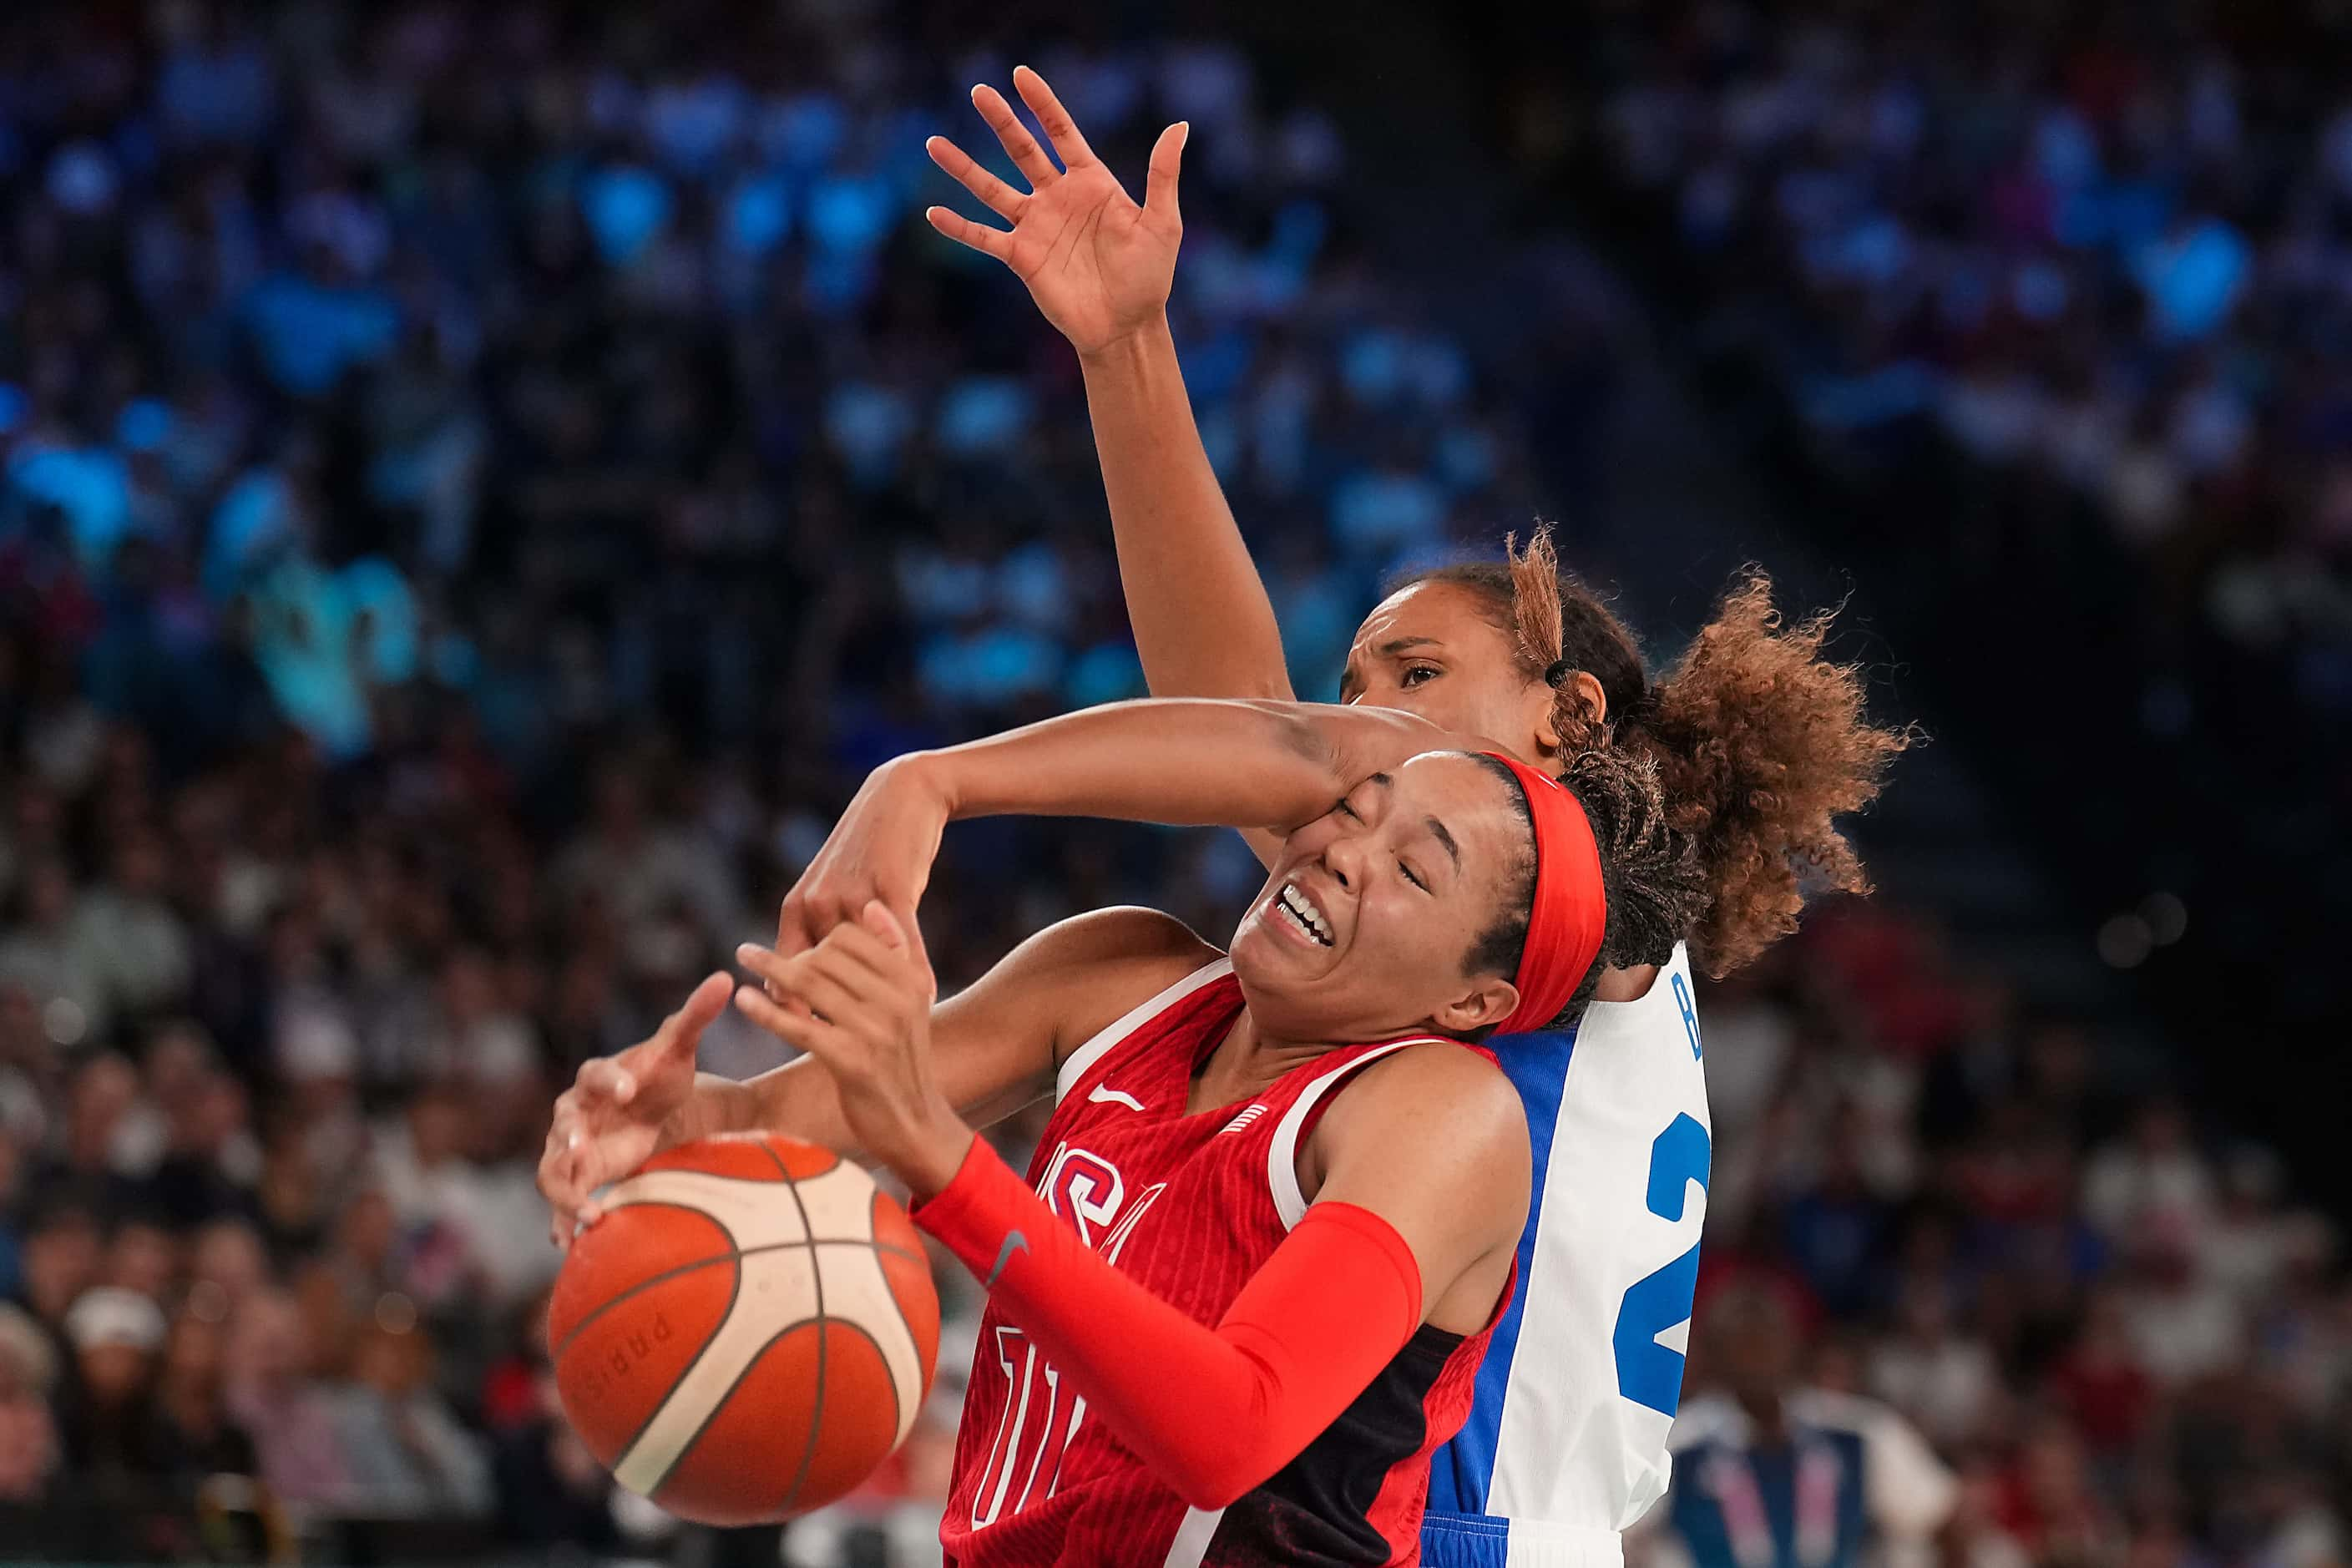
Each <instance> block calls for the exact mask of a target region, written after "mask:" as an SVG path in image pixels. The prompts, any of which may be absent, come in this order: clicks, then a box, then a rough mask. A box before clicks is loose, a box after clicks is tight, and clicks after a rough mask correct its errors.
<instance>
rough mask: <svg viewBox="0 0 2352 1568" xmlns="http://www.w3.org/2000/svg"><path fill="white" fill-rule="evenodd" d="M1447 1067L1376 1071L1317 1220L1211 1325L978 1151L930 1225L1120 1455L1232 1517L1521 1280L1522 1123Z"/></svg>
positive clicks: (1458, 1064)
mask: <svg viewBox="0 0 2352 1568" xmlns="http://www.w3.org/2000/svg"><path fill="white" fill-rule="evenodd" d="M1448 1049H1449V1047H1423V1048H1422V1049H1420V1050H1416V1051H1411V1052H1406V1053H1403V1054H1402V1056H1401V1057H1400V1058H1397V1060H1396V1062H1395V1064H1394V1065H1396V1066H1398V1067H1403V1066H1404V1059H1405V1058H1412V1057H1423V1058H1435V1059H1433V1060H1424V1061H1423V1062H1421V1063H1418V1064H1416V1065H1415V1068H1414V1069H1413V1070H1411V1071H1405V1072H1400V1073H1397V1074H1394V1075H1392V1076H1391V1077H1389V1078H1388V1080H1387V1081H1386V1082H1385V1083H1375V1082H1374V1081H1373V1079H1372V1078H1371V1075H1370V1073H1368V1074H1367V1078H1366V1080H1365V1081H1364V1082H1362V1083H1361V1084H1360V1085H1359V1086H1357V1088H1356V1089H1354V1090H1352V1091H1351V1092H1350V1093H1349V1095H1345V1096H1342V1097H1341V1099H1340V1100H1339V1101H1338V1102H1337V1104H1335V1106H1334V1112H1335V1113H1336V1111H1337V1110H1338V1106H1339V1105H1344V1104H1346V1103H1347V1102H1348V1100H1352V1099H1355V1098H1357V1097H1358V1096H1362V1097H1364V1101H1363V1103H1361V1104H1360V1105H1359V1106H1357V1107H1355V1108H1353V1109H1354V1110H1356V1111H1357V1112H1358V1114H1357V1115H1356V1116H1355V1117H1353V1118H1352V1119H1351V1121H1352V1122H1353V1125H1352V1127H1351V1128H1350V1129H1349V1131H1348V1133H1347V1134H1346V1135H1345V1136H1343V1137H1339V1138H1337V1139H1335V1140H1334V1141H1333V1142H1334V1145H1335V1146H1334V1147H1332V1148H1331V1149H1329V1150H1328V1151H1327V1152H1326V1154H1325V1164H1326V1167H1327V1172H1328V1173H1327V1175H1326V1177H1325V1180H1324V1183H1323V1185H1322V1189H1321V1191H1320V1192H1319V1193H1318V1196H1317V1200H1316V1202H1315V1203H1314V1204H1313V1205H1310V1206H1309V1207H1308V1209H1307V1215H1306V1217H1305V1218H1303V1219H1302V1220H1301V1221H1300V1222H1299V1223H1298V1225H1297V1226H1296V1227H1295V1228H1294V1229H1293V1230H1292V1231H1291V1233H1290V1235H1289V1236H1288V1237H1286V1239H1285V1240H1284V1241H1283V1243H1282V1245H1281V1246H1279V1247H1276V1249H1275V1251H1274V1254H1273V1256H1272V1257H1271V1258H1267V1260H1266V1261H1265V1265H1264V1266H1263V1267H1262V1268H1259V1270H1258V1271H1257V1273H1256V1274H1255V1275H1254V1276H1252V1277H1251V1279H1250V1280H1249V1282H1248V1284H1246V1285H1245V1286H1244V1287H1243V1289H1242V1291H1241V1294H1240V1295H1239V1296H1238V1297H1236V1298H1235V1299H1234V1303H1233V1305H1232V1306H1231V1307H1230V1308H1229V1309H1228V1310H1226V1312H1225V1313H1224V1315H1223V1317H1222V1318H1220V1319H1219V1320H1218V1321H1217V1322H1216V1324H1215V1325H1214V1326H1210V1325H1207V1324H1203V1323H1201V1322H1198V1321H1194V1320H1193V1319H1192V1318H1191V1317H1188V1316H1186V1315H1185V1314H1184V1313H1183V1312H1182V1311H1181V1310H1178V1309H1177V1308H1175V1307H1173V1306H1171V1305H1170V1304H1169V1303H1168V1302H1166V1301H1163V1300H1160V1299H1159V1298H1158V1297H1156V1296H1153V1295H1152V1294H1150V1292H1149V1291H1147V1290H1145V1289H1143V1288H1142V1287H1141V1286H1140V1285H1138V1284H1137V1283H1136V1282H1135V1281H1134V1280H1132V1279H1129V1278H1128V1277H1127V1276H1125V1275H1123V1274H1120V1273H1118V1272H1117V1271H1116V1270H1115V1269H1113V1268H1112V1267H1111V1266H1110V1264H1109V1263H1108V1262H1107V1261H1105V1260H1104V1258H1102V1257H1101V1255H1100V1254H1098V1253H1097V1252H1095V1251H1094V1250H1093V1249H1091V1248H1090V1247H1087V1245H1086V1244H1085V1243H1084V1242H1082V1241H1080V1240H1079V1239H1078V1237H1077V1234H1076V1231H1075V1230H1074V1229H1073V1228H1072V1227H1071V1226H1069V1225H1067V1224H1066V1222H1064V1221H1062V1220H1060V1219H1057V1218H1056V1217H1055V1215H1053V1213H1052V1212H1051V1211H1050V1210H1048V1209H1047V1208H1046V1207H1045V1203H1044V1202H1043V1201H1042V1200H1041V1199H1040V1198H1039V1197H1038V1196H1037V1194H1034V1193H1033V1192H1031V1191H1030V1190H1029V1188H1028V1186H1027V1185H1026V1184H1024V1183H1023V1182H1022V1180H1021V1178H1020V1177H1019V1176H1017V1175H1015V1174H1013V1171H1012V1170H1011V1169H1010V1168H1009V1167H1008V1166H1006V1165H1005V1163H1003V1161H1002V1160H1000V1159H999V1158H997V1156H996V1155H995V1153H994V1152H992V1150H990V1148H989V1147H988V1145H987V1144H986V1143H984V1142H980V1141H979V1140H977V1139H975V1140H973V1142H972V1145H971V1150H970V1152H968V1153H967V1154H966V1155H965V1156H964V1160H963V1163H962V1164H961V1167H959V1168H958V1170H957V1173H956V1175H955V1178H954V1180H953V1181H951V1182H950V1184H948V1186H947V1187H946V1189H945V1190H944V1191H942V1192H940V1194H938V1195H937V1196H936V1197H933V1198H931V1199H929V1201H927V1202H924V1203H922V1204H919V1205H918V1206H917V1207H916V1209H915V1220H916V1223H917V1224H918V1225H920V1226H922V1227H923V1228H925V1229H926V1230H928V1231H929V1232H930V1233H931V1234H932V1235H933V1236H935V1237H938V1238H939V1239H940V1241H941V1242H943V1243H945V1244H946V1246H947V1247H948V1248H949V1250H950V1251H952V1252H953V1253H955V1255H956V1256H957V1258H960V1259H961V1260H962V1262H963V1263H964V1265H965V1266H966V1267H967V1268H970V1269H971V1271H972V1273H973V1274H974V1275H975V1276H976V1277H977V1278H979V1279H981V1280H982V1282H984V1283H985V1284H986V1285H987V1287H988V1289H989V1291H990V1293H991V1294H992V1296H993V1297H994V1298H995V1299H996V1301H997V1304H998V1306H999V1308H1000V1309H1001V1310H1003V1313H1004V1315H1005V1316H1006V1317H1007V1318H1008V1319H1009V1320H1010V1321H1013V1322H1014V1323H1016V1324H1018V1325H1019V1326H1020V1327H1021V1328H1022V1329H1023V1330H1024V1331H1026V1332H1027V1333H1028V1335H1029V1336H1030V1337H1031V1338H1032V1339H1033V1340H1034V1341H1035V1342H1037V1344H1038V1345H1039V1346H1040V1347H1041V1348H1042V1349H1043V1350H1044V1352H1045V1354H1046V1355H1047V1356H1048V1357H1050V1358H1051V1359H1052V1361H1053V1363H1054V1365H1055V1367H1056V1368H1057V1369H1058V1370H1059V1372H1060V1374H1061V1376H1062V1377H1063V1378H1064V1379H1065V1380H1066V1382H1067V1384H1069V1386H1070V1387H1071V1388H1073V1389H1075V1390H1076V1391H1077V1392H1078V1393H1079V1394H1083V1395H1084V1396H1085V1397H1086V1400H1087V1404H1088V1405H1091V1406H1092V1407H1093V1408H1094V1409H1096V1410H1097V1411H1098V1412H1100V1414H1101V1415H1102V1418H1103V1419H1104V1420H1106V1421H1108V1423H1109V1424H1110V1427H1111V1430H1113V1431H1114V1432H1116V1433H1117V1434H1118V1437H1119V1440H1120V1441H1121V1442H1123V1443H1125V1444H1127V1445H1128V1446H1129V1447H1131V1448H1133V1449H1134V1450H1135V1451H1136V1453H1137V1454H1139V1455H1140V1456H1141V1457H1142V1458H1143V1459H1144V1461H1145V1462H1146V1463H1148V1464H1149V1465H1150V1467H1151V1468H1152V1469H1153V1470H1154V1471H1155V1472H1157V1473H1158V1474H1159V1476H1160V1478H1161V1479H1163V1480H1165V1481H1167V1482H1168V1483H1169V1484H1170V1485H1171V1487H1173V1488H1174V1489H1175V1490H1176V1491H1177V1493H1178V1494H1179V1495H1180V1496H1181V1497H1182V1498H1183V1499H1184V1500H1185V1501H1186V1502H1187V1503H1189V1504H1191V1505H1192V1506H1193V1507H1195V1508H1201V1509H1216V1508H1223V1507H1224V1506H1225V1505H1226V1504H1228V1503H1230V1502H1232V1501H1234V1500H1235V1499H1236V1498H1238V1497H1240V1496H1241V1495H1242V1494H1243V1493H1244V1492H1246V1491H1248V1490H1250V1489H1252V1488H1253V1487H1256V1486H1258V1485H1260V1484H1262V1483H1263V1482H1264V1481H1265V1479H1267V1478H1268V1477H1270V1476H1272V1475H1273V1474H1274V1473H1275V1472H1276V1471H1277V1470H1279V1469H1280V1468H1282V1467H1283V1466H1285V1465H1286V1464H1288V1463H1289V1462H1290V1461H1291V1460H1292V1459H1294V1458H1297V1456H1298V1454H1299V1452H1300V1451H1301V1450H1302V1449H1304V1448H1305V1447H1307V1444H1309V1443H1310V1442H1312V1441H1314V1439H1315V1438H1316V1436H1318V1435H1319V1434H1320V1433H1321V1432H1323V1430H1324V1429H1325V1428H1326V1427H1328V1426H1330V1425H1331V1423H1332V1422H1333V1421H1335V1420H1337V1419H1338V1418H1339V1415H1340V1414H1341V1413H1342V1412H1344V1411H1345V1410H1346V1409H1347V1408H1348V1406H1349V1405H1351V1404H1352V1403H1353V1402H1354V1401H1355V1400H1356V1398H1357V1397H1358V1396H1359V1395H1360V1394H1362V1393H1363V1391H1364V1390H1365V1389H1366V1388H1367V1387H1369V1386H1370V1384H1371V1382H1372V1380H1373V1378H1375V1377H1377V1376H1378V1375H1379V1374H1380V1372H1381V1368H1382V1367H1384V1366H1386V1365H1387V1364H1388V1363H1389V1362H1390V1361H1391V1359H1393V1358H1394V1357H1395V1355H1396V1353H1397V1352H1398V1351H1400V1350H1401V1349H1402V1348H1403V1346H1404V1344H1405V1342H1407V1341H1408V1340H1410V1339H1411V1338H1412V1334H1413V1332H1414V1331H1415V1330H1417V1329H1418V1328H1419V1327H1420V1326H1421V1324H1422V1323H1423V1321H1428V1319H1429V1317H1430V1314H1431V1312H1432V1311H1433V1310H1435V1308H1436V1306H1437V1304H1438V1303H1439V1302H1441V1301H1443V1300H1446V1299H1447V1297H1448V1296H1449V1294H1451V1293H1454V1291H1455V1289H1456V1287H1457V1286H1458V1285H1461V1284H1464V1283H1465V1281H1466V1280H1467V1279H1470V1278H1472V1277H1474V1271H1482V1272H1481V1273H1480V1274H1479V1275H1478V1276H1477V1277H1481V1278H1490V1279H1492V1280H1493V1284H1492V1285H1491V1287H1489V1288H1488V1289H1487V1291H1486V1297H1487V1299H1486V1300H1485V1301H1484V1302H1482V1303H1481V1304H1480V1305H1479V1306H1478V1307H1477V1308H1476V1309H1475V1310H1476V1311H1477V1312H1478V1313H1480V1314H1482V1315H1483V1313H1485V1312H1486V1311H1488V1310H1491V1309H1492V1307H1493V1304H1494V1303H1493V1300H1492V1298H1493V1295H1494V1293H1495V1292H1496V1291H1497V1290H1499V1289H1501V1285H1502V1280H1503V1279H1507V1278H1508V1272H1507V1270H1508V1261H1507V1259H1508V1255H1509V1249H1510V1248H1511V1247H1512V1245H1513V1243H1514V1241H1515V1239H1516V1238H1517V1235H1518V1232H1519V1226H1520V1223H1521V1221H1522V1219H1523V1218H1524V1216H1525V1215H1526V1210H1527V1196H1528V1142H1527V1121H1526V1116H1525V1113H1524V1112H1523V1111H1521V1110H1520V1109H1519V1103H1518V1100H1517V1097H1516V1095H1515V1094H1514V1093H1513V1092H1512V1090H1511V1089H1510V1086H1509V1084H1508V1083H1507V1081H1505V1080H1504V1079H1503V1078H1502V1075H1501V1074H1500V1073H1498V1072H1496V1071H1495V1069H1494V1068H1492V1067H1491V1066H1489V1065H1487V1064H1486V1063H1485V1062H1484V1061H1481V1060H1480V1059H1479V1058H1475V1057H1473V1056H1471V1055H1469V1054H1468V1053H1466V1052H1464V1053H1460V1054H1459V1057H1458V1058H1457V1059H1452V1060H1448V1059H1445V1058H1444V1054H1443V1053H1444V1052H1445V1051H1446V1050H1448ZM1390 1065H1391V1064H1390V1063H1382V1064H1381V1067H1383V1068H1385V1067H1388V1066H1390ZM1373 1070H1375V1071H1377V1070H1378V1069H1373ZM1487 1080H1491V1081H1487ZM1433 1097H1434V1098H1433ZM1433 1113H1434V1114H1435V1115H1436V1116H1438V1117H1440V1118H1443V1119H1444V1121H1445V1122H1446V1123H1447V1125H1446V1126H1444V1128H1443V1130H1442V1131H1443V1132H1444V1136H1436V1137H1433V1136H1431V1135H1430V1119H1431V1117H1432V1114H1433ZM1400 1129H1402V1132H1400ZM1457 1134H1458V1135H1457ZM1171 1388H1181V1389H1182V1390H1183V1391H1184V1394H1183V1397H1182V1398H1181V1399H1170V1398H1169V1397H1168V1390H1169V1389H1171Z"/></svg>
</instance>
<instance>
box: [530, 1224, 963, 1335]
mask: <svg viewBox="0 0 2352 1568" xmlns="http://www.w3.org/2000/svg"><path fill="white" fill-rule="evenodd" d="M622 1207H624V1208H647V1209H650V1208H684V1207H685V1205H681V1204H624V1205H622ZM686 1212H687V1213H688V1214H700V1215H704V1217H705V1218H711V1216H710V1215H707V1214H704V1211H703V1210H701V1209H687V1210H686ZM711 1223H712V1224H714V1225H716V1224H718V1221H717V1220H716V1219H715V1218H711ZM719 1228H720V1229H722V1230H723V1229H725V1228H726V1227H725V1226H719ZM791 1247H807V1248H809V1249H810V1250H811V1251H814V1250H815V1249H816V1248H817V1247H872V1248H873V1249H874V1250H875V1251H877V1252H887V1253H889V1254H891V1255H892V1256H894V1257H898V1258H906V1259H907V1260H908V1261H909V1262H916V1263H923V1264H925V1265H926V1266H928V1264H929V1259H927V1258H923V1257H922V1256H921V1255H920V1254H919V1253H913V1252H909V1251H908V1250H907V1249H906V1248H905V1247H899V1246H898V1245H897V1244H895V1243H892V1242H887V1241H859V1240H856V1239H855V1238H854V1237H822V1238H819V1237H803V1238H802V1239H801V1240H799V1241H763V1242H761V1244H760V1245H759V1246H757V1247H730V1248H729V1249H728V1250H726V1251H725V1252H714V1253H712V1254H711V1255H710V1256H709V1257H708V1258H695V1259H693V1260H692V1261H691V1262H687V1263H680V1264H677V1265H676V1266H675V1267H673V1268H665V1269H663V1270H662V1271H661V1272H660V1273H658V1274H654V1275H648V1276H647V1277H646V1278H645V1279H640V1280H638V1281H637V1282H636V1283H635V1284H634V1285H632V1286H630V1287H629V1288H628V1289H625V1290H624V1291H622V1292H620V1293H619V1294H618V1295H616V1296H614V1297H611V1298H610V1299H608V1300H604V1301H600V1302H598V1303H597V1304H596V1305H595V1306H594V1307H593V1308H592V1309H591V1310H589V1312H588V1315H587V1316H586V1317H584V1318H582V1319H581V1320H580V1321H578V1322H576V1323H574V1324H572V1331H571V1332H570V1333H568V1334H566V1335H564V1336H563V1342H562V1344H560V1345H555V1346H552V1347H551V1348H550V1349H549V1351H548V1352H547V1359H548V1360H549V1361H551V1362H558V1363H560V1362H562V1360H563V1357H564V1353H565V1352H568V1351H570V1350H571V1349H572V1344H573V1343H574V1342H576V1341H577V1340H578V1339H579V1338H580V1336H581V1335H582V1334H583V1333H585V1332H587V1331H588V1325H589V1324H591V1323H593V1322H594V1321H596V1320H597V1319H599V1318H601V1317H603V1316H604V1314H605V1313H607V1312H609V1311H611V1310H613V1309H614V1308H615V1307H617V1306H619V1305H620V1304H621V1303H622V1302H624V1301H626V1300H629V1299H630V1298H631V1297H634V1296H639V1295H643V1294H644V1293H645V1292H646V1291H647V1290H650V1289H653V1288H654V1287H655V1286H656V1285H661V1284H666V1283H667V1282H668V1281H670V1280H672V1279H677V1277H678V1276H679V1275H681V1274H691V1273H693V1272H694V1271H695V1270H696V1269H698V1268H709V1267H710V1266H711V1265H712V1264H714V1263H730V1262H738V1261H740V1260H741V1259H743V1258H758V1257H760V1256H761V1255H762V1254H764V1253H770V1252H782V1251H785V1250H786V1249H788V1248H791ZM801 1321H802V1322H806V1321H808V1320H806V1319H802V1320H801ZM793 1326H794V1327H798V1326H799V1325H798V1324H797V1323H796V1324H794V1325H793ZM688 1365H689V1367H691V1365H692V1363H688ZM679 1375H681V1376H683V1375H684V1373H680V1374H679Z"/></svg>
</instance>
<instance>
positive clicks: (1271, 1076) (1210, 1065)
mask: <svg viewBox="0 0 2352 1568" xmlns="http://www.w3.org/2000/svg"><path fill="white" fill-rule="evenodd" d="M1334 1048H1335V1047H1333V1045H1332V1043H1331V1042H1330V1041H1328V1040H1304V1039H1294V1038H1285V1037H1279V1036H1276V1035H1275V1034H1273V1033H1272V1032H1270V1031H1268V1030H1267V1029H1265V1027H1264V1026H1261V1025H1260V1024H1259V1023H1258V1020H1257V1015H1256V1014H1255V1013H1253V1012H1251V1011H1250V1009H1249V1008H1248V1007H1246V1006H1244V1008H1243V1009H1242V1010H1241V1014H1240V1016H1238V1017H1236V1018H1235V1019H1234V1026H1233V1027H1232V1028H1230V1029H1228V1030H1226V1031H1225V1037H1224V1038H1223V1039H1222V1040H1220V1041H1218V1042H1217V1048H1216V1049H1215V1050H1213V1051H1212V1052H1210V1053H1209V1059H1208V1060H1207V1061H1206V1062H1204V1063H1202V1066H1201V1070H1200V1071H1199V1073H1197V1074H1196V1075H1194V1083H1195V1085H1196V1086H1198V1087H1197V1088H1196V1092H1195V1094H1194V1096H1193V1098H1194V1100H1196V1101H1197V1102H1198V1103H1199V1104H1201V1105H1223V1104H1225V1103H1228V1102H1230V1101H1232V1100H1245V1099H1247V1098H1248V1097H1249V1096H1251V1095H1253V1094H1255V1093H1256V1092H1257V1091H1258V1090H1260V1089H1264V1088H1265V1087H1266V1086H1267V1085H1268V1084H1270V1083H1273V1082H1274V1081H1275V1080H1276V1079H1279V1078H1281V1077H1282V1075H1283V1074H1285V1073H1286V1072H1289V1071H1290V1070H1291V1069H1292V1068H1299V1067H1304V1066H1305V1065H1306V1064H1307V1063H1308V1062H1311V1061H1313V1060H1314V1059H1315V1058H1318V1057H1319V1056H1321V1055H1323V1054H1324V1053H1325V1052H1326V1051H1329V1050H1332V1049H1334Z"/></svg>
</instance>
